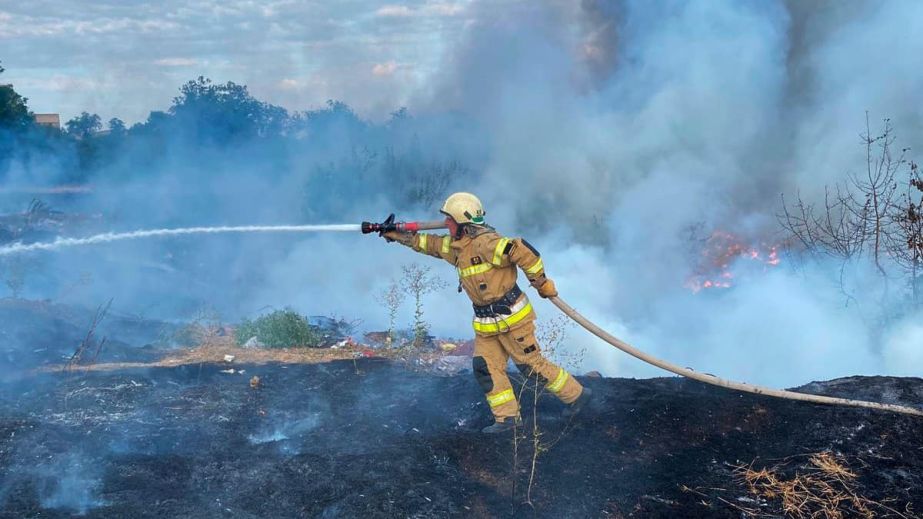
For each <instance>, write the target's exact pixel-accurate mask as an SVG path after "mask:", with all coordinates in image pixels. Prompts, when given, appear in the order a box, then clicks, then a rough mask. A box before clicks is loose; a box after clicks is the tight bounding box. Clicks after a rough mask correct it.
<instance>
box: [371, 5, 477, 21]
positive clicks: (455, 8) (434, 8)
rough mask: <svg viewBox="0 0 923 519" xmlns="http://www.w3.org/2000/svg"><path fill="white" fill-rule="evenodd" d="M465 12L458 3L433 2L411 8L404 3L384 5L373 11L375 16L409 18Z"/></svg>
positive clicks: (452, 14) (462, 6)
mask: <svg viewBox="0 0 923 519" xmlns="http://www.w3.org/2000/svg"><path fill="white" fill-rule="evenodd" d="M464 12H465V6H464V5H462V4H460V3H447V2H434V3H426V4H424V5H423V6H421V7H417V8H411V7H408V6H406V5H394V4H390V5H385V6H382V7H379V8H378V10H376V11H375V16H378V17H381V18H411V17H418V16H458V15H460V14H462V13H464Z"/></svg>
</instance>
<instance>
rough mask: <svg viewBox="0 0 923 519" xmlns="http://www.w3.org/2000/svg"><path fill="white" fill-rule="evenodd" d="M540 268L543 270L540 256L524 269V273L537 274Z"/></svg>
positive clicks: (543, 266)
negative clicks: (533, 263)
mask: <svg viewBox="0 0 923 519" xmlns="http://www.w3.org/2000/svg"><path fill="white" fill-rule="evenodd" d="M542 270H545V264H544V263H542V258H539V259H538V261H536V262H535V265H532V266H531V267H529V268H527V269H526V274H538V273H539V272H541V271H542Z"/></svg>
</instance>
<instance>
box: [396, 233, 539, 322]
mask: <svg viewBox="0 0 923 519" xmlns="http://www.w3.org/2000/svg"><path fill="white" fill-rule="evenodd" d="M385 236H386V237H387V238H390V239H392V240H395V241H397V242H399V243H401V244H403V245H406V246H407V247H410V248H412V249H414V250H415V251H417V252H420V253H422V254H427V255H429V256H434V257H437V258H442V259H444V260H446V261H448V262H449V263H451V264H452V265H454V266H455V269H456V271H457V272H458V279H459V291H461V289H464V291H465V292H466V293H467V294H468V297H469V298H470V299H471V302H472V303H473V304H474V305H475V310H476V315H475V317H474V323H473V325H474V330H475V332H477V333H478V334H481V335H495V334H497V333H501V332H506V331H509V330H513V329H516V328H519V327H520V326H523V325H525V324H526V323H529V322H531V321H533V320H535V313H534V312H533V311H532V304H531V303H530V302H529V298H528V297H526V295H525V293H522V294H520V295H519V297H517V298H516V299H515V301H505V300H504V296H507V295H508V294H510V293H511V291H513V293H515V291H514V287H515V286H516V277H517V272H516V267H519V268H520V269H522V271H523V272H525V274H526V277H527V278H528V279H529V282H530V283H531V284H532V285H533V286H535V287H538V286H541V285H542V284H543V283H544V282H545V267H544V265H543V264H542V259H541V256H540V255H539V253H538V251H536V250H535V249H534V248H533V247H532V246H531V245H530V244H529V243H528V242H526V241H525V240H523V239H521V238H504V237H502V236H500V235H499V234H497V232H496V231H494V230H493V229H492V228H490V227H486V226H485V227H480V226H470V227H468V229H467V232H465V233H463V235H462V237H461V238H459V239H456V240H453V239H452V237H451V236H448V235H437V234H425V233H400V232H390V233H386V234H385ZM498 302H500V303H502V304H500V303H498ZM508 303H511V304H508ZM478 307H480V308H478ZM507 312H508V313H507ZM479 313H480V314H491V315H484V316H478V315H477V314H479Z"/></svg>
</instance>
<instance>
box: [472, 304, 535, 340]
mask: <svg viewBox="0 0 923 519" xmlns="http://www.w3.org/2000/svg"><path fill="white" fill-rule="evenodd" d="M530 313H532V303H526V305H525V306H523V307H522V308H521V309H520V310H519V311H518V312H515V313H513V315H511V316H509V317H495V318H494V317H492V318H481V319H477V318H476V319H475V320H474V322H472V323H471V324H472V326H474V331H476V332H482V333H494V332H500V331H506V330H508V329H509V328H510V327H512V326H514V325H516V323H518V322H519V321H522V320H523V319H525V318H526V317H527V316H528V315H529V314H530ZM487 321H489V322H487Z"/></svg>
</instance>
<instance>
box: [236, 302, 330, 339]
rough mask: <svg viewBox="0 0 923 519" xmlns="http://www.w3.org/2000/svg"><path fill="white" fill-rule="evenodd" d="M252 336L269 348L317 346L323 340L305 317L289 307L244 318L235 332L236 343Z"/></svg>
mask: <svg viewBox="0 0 923 519" xmlns="http://www.w3.org/2000/svg"><path fill="white" fill-rule="evenodd" d="M254 336H256V338H257V339H258V340H259V341H260V342H261V343H263V344H265V345H266V346H267V347H269V348H317V347H320V345H321V341H322V340H323V337H322V335H321V334H320V333H319V332H318V330H316V329H315V328H314V327H313V326H311V325H310V324H309V323H308V318H307V317H305V316H303V315H301V314H299V313H297V312H295V311H293V310H290V309H285V310H276V311H274V312H272V313H269V314H266V315H261V316H259V317H257V318H256V319H253V320H250V319H244V321H243V322H242V323H240V326H238V327H237V330H236V332H235V338H236V339H237V344H239V345H243V344H244V343H245V342H247V341H248V340H249V339H250V338H251V337H254Z"/></svg>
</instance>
